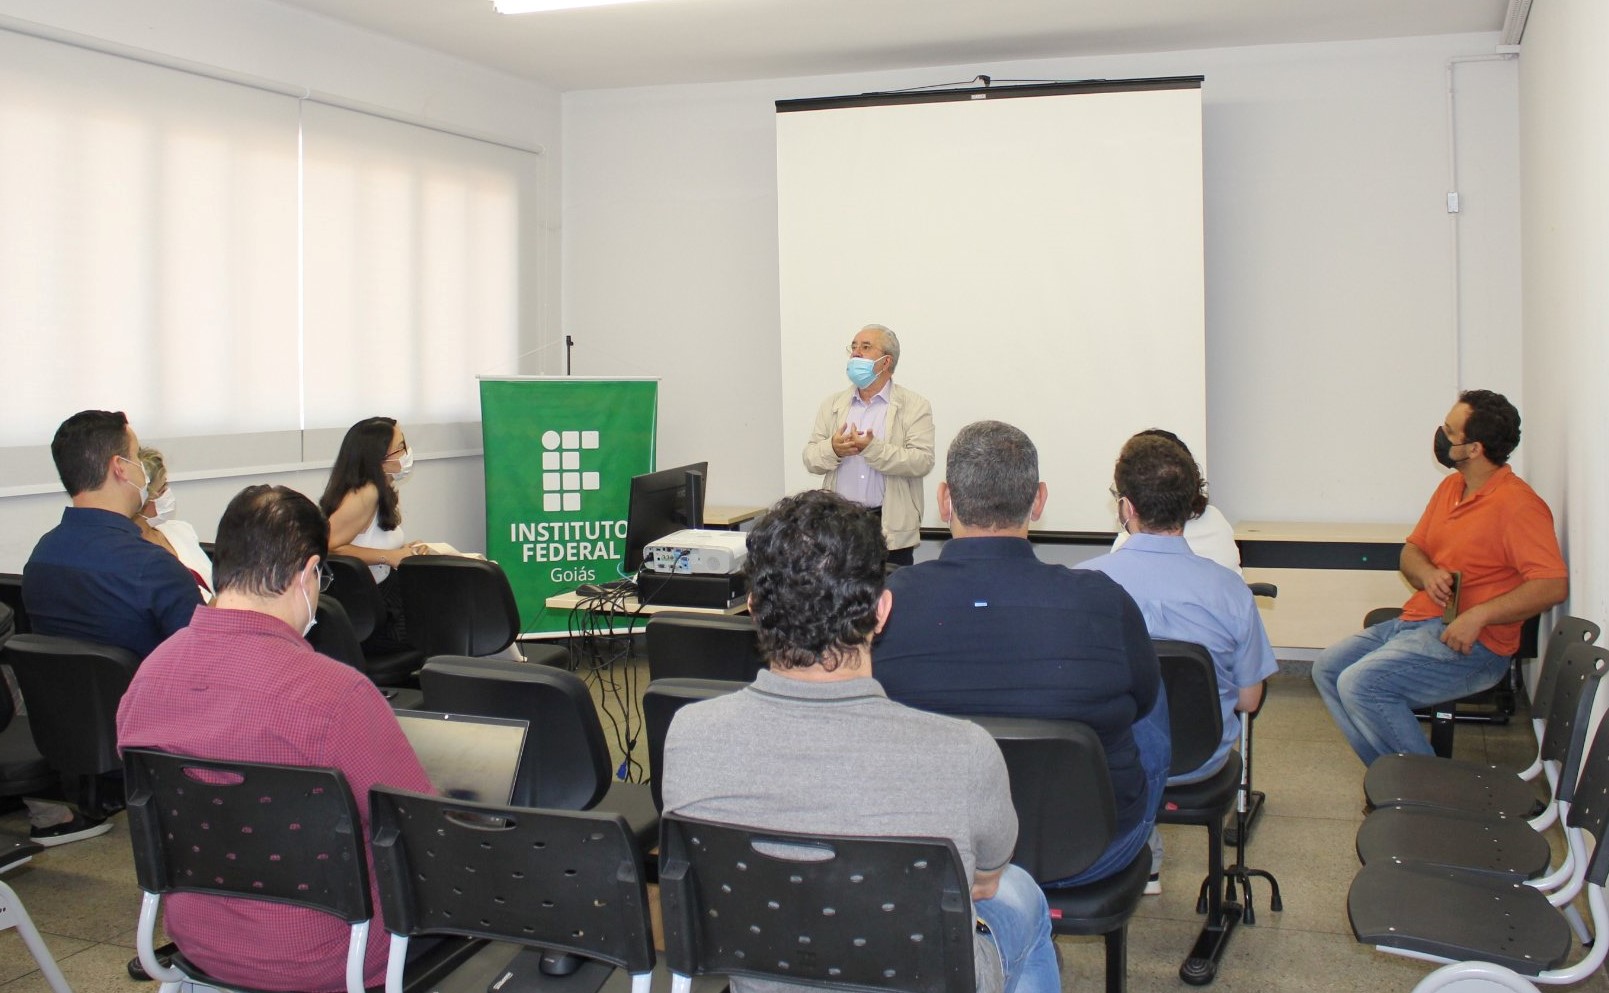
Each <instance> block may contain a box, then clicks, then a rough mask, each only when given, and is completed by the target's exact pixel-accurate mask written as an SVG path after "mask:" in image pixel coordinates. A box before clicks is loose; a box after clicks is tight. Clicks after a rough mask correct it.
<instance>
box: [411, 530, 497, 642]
mask: <svg viewBox="0 0 1609 993" xmlns="http://www.w3.org/2000/svg"><path fill="white" fill-rule="evenodd" d="M397 578H398V581H399V582H401V583H402V603H403V610H404V612H405V613H406V614H407V617H408V637H409V639H410V640H411V641H412V642H413V643H414V644H415V645H417V646H418V647H419V649H420V650H421V651H423V652H424V653H425V657H426V658H427V659H428V658H434V657H435V656H437V655H467V656H469V657H471V658H483V657H485V656H487V655H496V654H497V653H498V652H501V651H503V650H504V649H505V648H507V647H508V646H509V645H512V644H513V643H514V639H515V638H517V637H518V636H519V633H520V610H519V607H518V606H517V605H516V604H515V603H514V591H513V589H512V588H511V587H510V586H509V585H508V577H507V576H505V575H503V570H502V568H501V567H500V566H499V565H498V564H497V563H496V562H488V561H486V560H485V559H472V558H468V557H465V556H461V555H415V556H411V557H409V558H406V559H403V560H402V564H401V565H399V566H398V567H397Z"/></svg>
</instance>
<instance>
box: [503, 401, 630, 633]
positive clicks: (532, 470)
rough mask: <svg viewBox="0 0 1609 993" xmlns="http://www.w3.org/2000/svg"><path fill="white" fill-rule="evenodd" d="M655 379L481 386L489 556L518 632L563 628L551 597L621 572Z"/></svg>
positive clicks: (565, 614) (564, 616)
mask: <svg viewBox="0 0 1609 993" xmlns="http://www.w3.org/2000/svg"><path fill="white" fill-rule="evenodd" d="M658 398H659V381H658V380H654V379H581V378H575V377H568V376H567V377H547V376H525V377H509V378H495V379H494V378H483V379H482V380H481V381H480V411H481V432H482V436H483V438H484V443H485V464H486V555H487V557H488V558H490V559H492V560H494V561H495V562H497V563H498V564H499V565H501V566H502V567H503V572H504V573H506V574H507V575H508V581H509V585H510V586H512V587H513V588H514V601H515V603H517V604H518V605H519V608H520V621H521V623H522V626H523V627H524V633H525V634H534V635H541V634H563V633H565V632H566V631H567V630H568V626H569V611H550V610H548V609H547V608H546V606H545V603H544V602H545V601H546V600H547V598H548V597H550V596H553V595H554V594H556V593H566V592H569V591H571V590H574V589H575V588H576V587H577V586H579V585H581V584H582V583H602V582H609V581H611V580H615V579H619V578H621V572H620V567H621V564H622V563H623V562H624V560H625V557H626V511H627V508H628V507H629V505H630V502H631V477H633V476H637V475H640V474H642V473H645V472H652V471H653V469H654V428H655V421H656V417H657V413H658Z"/></svg>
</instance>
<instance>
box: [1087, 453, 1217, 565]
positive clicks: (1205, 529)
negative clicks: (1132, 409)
mask: <svg viewBox="0 0 1609 993" xmlns="http://www.w3.org/2000/svg"><path fill="white" fill-rule="evenodd" d="M1140 435H1152V436H1154V437H1157V438H1166V439H1167V440H1169V441H1171V442H1173V443H1174V444H1176V445H1178V446H1179V447H1180V448H1182V449H1184V453H1185V454H1186V455H1190V446H1189V445H1186V444H1185V443H1184V442H1183V441H1181V440H1180V439H1179V436H1178V435H1176V434H1174V433H1173V432H1172V431H1164V430H1162V429H1161V428H1151V429H1150V430H1149V431H1141V432H1140V434H1139V435H1135V437H1136V438H1138V437H1139V436H1140ZM1190 457H1191V458H1192V459H1193V458H1195V456H1194V455H1190ZM1196 468H1197V470H1198V471H1199V470H1200V466H1197V467H1196ZM1206 485H1207V477H1206V476H1204V475H1203V476H1202V477H1201V486H1202V489H1201V492H1200V493H1198V494H1197V495H1196V502H1195V506H1193V507H1192V508H1191V512H1192V514H1193V515H1194V516H1192V517H1191V518H1190V519H1189V520H1187V521H1185V522H1184V540H1185V543H1186V544H1188V545H1189V546H1190V550H1191V551H1192V552H1195V553H1196V554H1197V555H1199V556H1201V557H1202V558H1204V559H1211V560H1213V561H1214V562H1216V563H1218V564H1219V565H1221V566H1223V567H1224V568H1225V569H1229V570H1232V571H1233V572H1234V574H1235V575H1237V576H1239V575H1241V572H1240V546H1239V545H1237V544H1235V529H1234V528H1233V527H1231V526H1230V524H1229V521H1228V519H1226V518H1225V517H1224V515H1223V514H1221V513H1219V511H1218V508H1217V507H1214V506H1211V505H1210V504H1208V503H1207V491H1206ZM1128 540H1129V534H1128V532H1127V531H1124V530H1121V529H1120V530H1119V531H1118V532H1117V540H1116V541H1114V542H1112V551H1114V552H1115V551H1117V550H1118V549H1119V548H1122V547H1123V543H1124V542H1126V541H1128Z"/></svg>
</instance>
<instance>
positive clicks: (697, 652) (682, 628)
mask: <svg viewBox="0 0 1609 993" xmlns="http://www.w3.org/2000/svg"><path fill="white" fill-rule="evenodd" d="M764 668H765V662H764V661H763V660H762V659H761V658H760V642H759V638H758V637H757V636H756V634H755V632H754V621H753V619H751V618H750V617H748V616H747V615H743V616H737V617H728V616H725V615H720V614H693V613H684V612H682V611H675V610H668V611H664V612H662V613H658V614H655V615H654V616H652V617H650V618H649V619H648V678H649V679H650V680H654V679H733V680H737V681H738V682H744V683H748V682H753V681H754V674H755V673H757V672H759V671H760V670H761V669H764Z"/></svg>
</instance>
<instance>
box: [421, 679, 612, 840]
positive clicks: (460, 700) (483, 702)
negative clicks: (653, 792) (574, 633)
mask: <svg viewBox="0 0 1609 993" xmlns="http://www.w3.org/2000/svg"><path fill="white" fill-rule="evenodd" d="M419 686H420V688H421V689H423V690H424V693H425V702H424V708H425V709H426V710H437V711H441V712H443V713H448V714H474V715H476V716H479V717H510V718H514V719H516V720H526V721H530V722H531V728H530V730H529V731H527V732H526V735H525V752H524V754H523V755H521V756H520V765H519V772H518V774H517V775H516V776H515V779H514V798H513V804H514V806H516V807H552V808H554V809H557V810H588V809H590V808H592V807H594V806H596V805H597V803H598V801H599V800H601V799H603V796H604V794H605V793H607V792H609V783H610V779H611V766H610V761H609V745H608V742H607V741H605V739H604V736H603V726H602V725H601V724H599V723H598V711H597V708H596V707H595V706H594V705H593V703H592V695H591V694H590V693H588V692H587V684H586V683H584V682H582V680H581V678H580V677H579V676H577V675H575V674H574V673H571V672H566V671H565V670H563V669H555V668H553V667H552V666H545V665H531V664H529V663H525V662H508V661H505V660H503V659H472V658H463V657H455V656H440V657H437V658H433V659H431V660H430V661H429V662H427V663H425V667H424V668H423V669H422V670H420V672H419Z"/></svg>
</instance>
